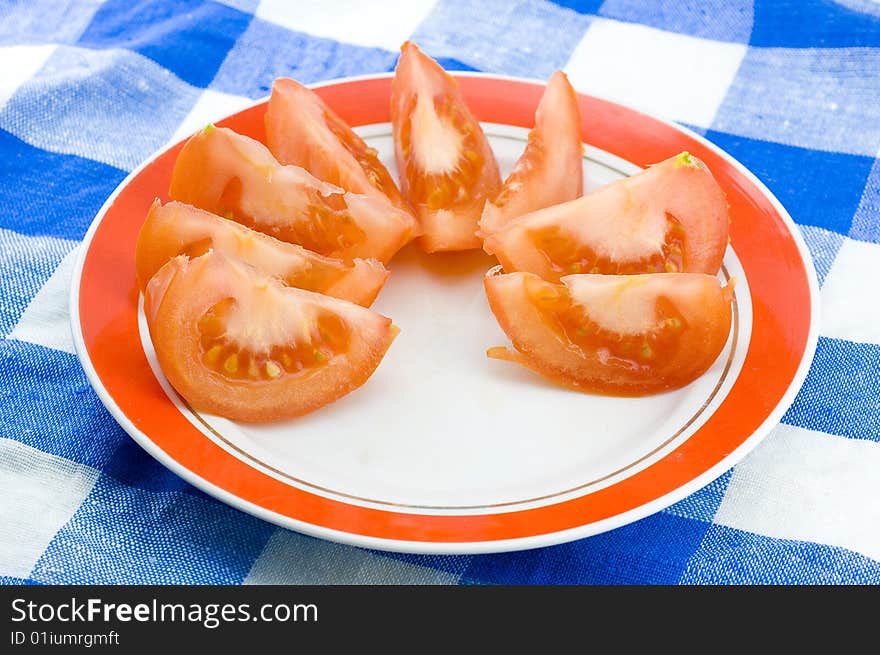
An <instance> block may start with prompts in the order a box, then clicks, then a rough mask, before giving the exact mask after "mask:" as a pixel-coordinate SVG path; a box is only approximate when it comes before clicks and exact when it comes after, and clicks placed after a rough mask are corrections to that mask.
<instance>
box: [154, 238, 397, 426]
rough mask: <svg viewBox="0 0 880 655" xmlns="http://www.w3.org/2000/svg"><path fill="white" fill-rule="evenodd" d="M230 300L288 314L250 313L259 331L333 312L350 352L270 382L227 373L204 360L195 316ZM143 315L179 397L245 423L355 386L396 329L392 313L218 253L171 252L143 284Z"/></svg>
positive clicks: (282, 414)
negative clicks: (295, 284)
mask: <svg viewBox="0 0 880 655" xmlns="http://www.w3.org/2000/svg"><path fill="white" fill-rule="evenodd" d="M230 298H232V299H234V302H241V303H243V304H244V303H247V302H250V303H252V304H253V303H254V302H256V303H257V305H256V306H261V304H262V305H263V306H268V307H271V308H273V309H274V310H275V311H278V312H286V314H284V316H286V317H287V318H288V321H276V324H273V325H269V326H267V325H266V324H265V323H264V324H262V325H261V324H259V323H256V321H259V320H261V319H263V320H265V319H268V318H271V316H267V315H262V316H248V317H247V318H248V320H253V321H255V323H254V324H255V325H256V326H257V329H256V334H258V335H260V334H262V335H265V334H270V335H271V334H273V330H274V333H279V332H280V333H282V334H283V333H284V330H285V329H289V328H287V325H288V324H289V322H290V320H291V319H292V322H294V323H295V322H296V321H298V320H305V319H306V318H307V317H308V316H309V315H314V314H315V313H316V312H319V311H320V312H325V313H326V314H329V315H332V316H334V317H335V319H336V320H339V321H341V322H342V323H343V324H344V325H345V326H347V329H348V331H349V332H348V334H349V336H350V342H349V344H348V347H347V350H346V352H344V353H339V354H334V355H333V356H331V357H330V358H329V359H328V360H327V361H326V362H325V363H324V364H323V365H321V366H316V367H314V368H306V369H303V370H301V371H300V372H298V373H295V374H288V373H282V374H280V375H279V376H278V377H276V378H275V379H271V380H247V379H245V380H242V379H231V378H230V377H227V376H224V375H223V374H221V373H219V372H217V371H216V370H212V369H210V368H208V367H207V366H206V364H205V363H204V353H203V352H202V351H203V348H202V345H201V341H200V339H202V338H203V336H202V335H201V333H200V331H199V325H200V323H199V321H200V319H201V318H202V317H204V316H205V314H206V312H208V311H209V310H210V308H211V307H212V306H215V305H216V304H217V303H221V302H225V301H228V300H229V299H230ZM267 300H270V301H273V302H266V301H267ZM270 311H271V310H270ZM144 313H145V315H146V318H147V323H148V325H149V330H150V336H151V338H152V341H153V345H154V347H155V350H156V357H157V359H158V360H159V364H160V366H161V367H162V371H163V372H164V373H165V376H166V377H167V378H168V380H169V382H170V383H171V384H172V386H174V388H175V389H176V390H177V391H178V392H179V393H180V394H181V396H183V397H184V398H185V399H186V400H187V401H188V402H189V403H190V405H192V406H193V407H194V408H195V409H197V410H199V411H203V412H209V413H212V414H217V415H220V416H224V417H226V418H229V419H232V420H238V421H246V422H263V421H275V420H280V419H284V418H291V417H295V416H301V415H303V414H306V413H308V412H310V411H313V410H315V409H317V408H319V407H322V406H324V405H327V404H328V403H331V402H333V401H335V400H337V399H339V398H341V397H342V396H344V395H346V394H347V393H349V392H351V391H353V390H354V389H356V388H357V387H359V386H361V385H362V384H364V382H366V380H367V379H368V378H369V377H370V375H372V373H373V372H374V371H375V369H376V367H377V366H378V365H379V363H380V362H381V360H382V358H383V357H384V355H385V352H386V351H387V350H388V347H389V346H390V345H391V342H392V341H393V340H394V337H395V336H396V335H397V333H398V330H397V328H396V327H395V326H393V325H392V323H391V320H390V319H388V318H386V317H384V316H381V315H379V314H377V313H375V312H373V311H371V310H369V309H366V308H364V307H361V306H359V305H355V304H353V303H349V302H346V301H344V300H339V299H336V298H331V297H329V296H325V295H322V294H317V293H314V292H311V291H304V290H301V289H294V288H291V287H287V286H285V285H283V284H282V283H281V282H280V281H278V280H276V279H275V278H272V277H269V276H266V275H263V274H261V273H259V272H258V271H256V270H255V269H253V268H252V267H249V266H247V265H246V264H242V263H241V262H237V261H235V260H232V259H230V258H228V257H226V256H225V255H222V254H220V253H217V252H209V253H207V254H205V255H202V256H201V257H197V258H195V259H189V258H187V257H186V256H179V257H175V258H174V259H171V260H170V261H169V262H168V263H167V264H165V265H164V266H163V267H162V268H161V269H159V271H158V272H157V273H156V275H154V276H153V278H152V279H151V280H150V282H149V283H148V284H147V289H146V292H145V294H144ZM276 318H277V317H276ZM262 338H263V340H265V339H266V337H265V336H263V337H262ZM256 339H257V340H259V339H260V337H259V336H258V337H256ZM262 345H263V346H265V347H267V348H268V347H269V346H270V345H272V344H270V343H263V344H262ZM276 345H277V344H276Z"/></svg>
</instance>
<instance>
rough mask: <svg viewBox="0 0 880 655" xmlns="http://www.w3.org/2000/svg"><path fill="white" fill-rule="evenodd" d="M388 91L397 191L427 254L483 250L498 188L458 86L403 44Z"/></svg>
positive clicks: (487, 148)
mask: <svg viewBox="0 0 880 655" xmlns="http://www.w3.org/2000/svg"><path fill="white" fill-rule="evenodd" d="M400 51H401V55H400V61H399V62H398V64H397V69H396V71H395V73H394V80H393V82H392V85H391V125H392V130H393V132H394V154H395V157H396V159H397V169H398V171H399V173H400V175H399V177H400V188H401V190H402V191H403V195H404V197H405V198H406V199H407V200H409V202H410V204H411V205H412V206H413V208H414V209H415V210H416V214H417V215H418V218H419V222H420V223H421V225H422V230H423V235H422V236H421V237H420V239H419V244H420V245H421V246H422V248H423V249H424V250H425V251H427V252H435V251H438V250H468V249H471V248H479V247H480V239H479V238H478V237H477V235H476V232H477V223H478V222H479V219H480V214H481V213H482V211H483V205H484V204H485V202H486V199H487V198H490V197H494V196H495V195H496V194H497V193H498V191H499V189H500V188H501V175H500V174H499V172H498V164H497V162H496V161H495V154H494V153H493V152H492V149H491V147H490V146H489V141H488V140H487V139H486V135H485V134H483V130H482V128H481V127H480V124H479V123H478V122H477V120H476V119H475V118H474V117H473V115H472V114H471V112H470V110H469V109H468V107H467V105H466V104H465V102H464V99H463V98H462V96H461V93H460V92H459V90H458V85H457V83H456V82H455V80H454V79H453V78H452V77H451V76H450V75H449V74H448V73H447V72H446V71H444V70H443V69H442V68H441V67H440V65H439V64H438V63H437V62H436V61H434V60H433V59H431V58H430V57H428V56H427V55H425V54H424V53H422V51H421V50H419V49H418V48H417V47H416V45H415V44H413V43H411V42H409V41H407V42H406V43H404V44H403V46H402V47H401V49H400Z"/></svg>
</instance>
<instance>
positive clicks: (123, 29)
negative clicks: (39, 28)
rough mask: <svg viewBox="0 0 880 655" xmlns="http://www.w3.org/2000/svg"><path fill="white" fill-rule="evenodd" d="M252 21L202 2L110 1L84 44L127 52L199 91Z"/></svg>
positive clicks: (82, 41)
mask: <svg viewBox="0 0 880 655" xmlns="http://www.w3.org/2000/svg"><path fill="white" fill-rule="evenodd" d="M250 20H251V16H250V15H249V14H245V13H242V12H240V11H238V10H237V9H233V8H231V7H227V6H226V5H222V4H219V3H216V2H210V1H209V2H204V1H200V0H173V1H171V2H169V1H168V0H162V1H159V0H147V1H141V2H129V1H128V0H109V2H106V3H105V4H104V5H102V7H101V9H100V11H98V12H97V13H96V14H95V17H94V18H93V19H92V22H91V23H90V24H89V26H88V28H87V29H86V30H85V32H84V33H83V35H82V36H81V37H80V39H79V45H82V46H86V47H89V48H127V49H129V50H133V51H134V52H139V53H140V54H142V55H144V56H145V57H149V58H150V59H152V60H153V61H155V62H156V63H157V64H160V65H162V66H164V67H165V68H167V69H168V70H170V71H171V72H173V73H174V74H175V75H177V76H178V77H179V78H180V79H182V80H184V81H186V82H189V83H190V84H192V85H194V86H200V87H206V86H208V84H209V83H210V82H211V80H212V79H214V75H216V74H217V71H218V70H219V68H220V64H222V63H223V60H224V59H225V58H226V55H227V53H228V52H229V50H230V49H232V46H233V44H234V43H235V40H236V39H237V38H238V37H239V35H241V33H242V32H244V31H245V29H246V28H247V26H248V23H250Z"/></svg>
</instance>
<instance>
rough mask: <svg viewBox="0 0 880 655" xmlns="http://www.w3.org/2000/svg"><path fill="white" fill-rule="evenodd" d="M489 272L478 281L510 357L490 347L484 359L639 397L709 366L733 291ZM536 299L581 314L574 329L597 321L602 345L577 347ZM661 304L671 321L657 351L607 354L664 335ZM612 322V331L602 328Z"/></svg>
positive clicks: (708, 283)
mask: <svg viewBox="0 0 880 655" xmlns="http://www.w3.org/2000/svg"><path fill="white" fill-rule="evenodd" d="M496 273H497V269H493V270H492V271H490V272H489V274H487V276H486V277H485V279H484V284H485V288H486V295H487V297H488V299H489V306H490V307H491V309H492V312H493V314H495V317H496V318H497V320H498V323H499V325H500V326H501V328H502V329H503V330H504V332H505V333H506V334H507V336H508V337H509V338H510V339H511V341H512V342H513V345H514V347H515V348H516V350H515V351H510V350H508V349H506V348H503V347H500V348H492V349H490V350H489V351H488V352H487V355H489V357H492V358H495V359H503V360H507V361H512V362H516V363H518V364H520V365H522V366H525V367H526V368H529V369H531V370H533V371H535V372H537V373H539V374H540V375H542V376H543V377H545V378H547V379H549V380H552V381H554V382H556V383H559V384H562V385H564V386H567V387H570V388H573V389H577V390H580V391H587V392H592V393H600V394H608V395H617V396H643V395H649V394H654V393H659V392H662V391H668V390H671V389H677V388H680V387H682V386H684V385H686V384H688V383H690V382H692V381H693V380H695V379H696V378H697V377H699V376H700V375H702V374H703V373H704V372H705V371H706V370H707V369H708V368H709V366H711V365H712V363H713V362H714V361H715V360H716V359H717V357H718V355H719V354H720V353H721V351H722V350H723V349H724V345H725V343H726V342H727V338H728V335H729V333H730V324H731V300H732V297H733V284H732V283H731V284H729V285H728V286H726V287H722V286H721V285H720V283H719V281H718V279H717V278H716V277H713V276H710V275H704V274H699V273H680V274H679V273H676V274H671V273H659V274H649V275H630V276H608V275H589V274H587V275H569V276H565V277H564V278H563V279H562V284H555V283H552V282H547V281H546V280H542V279H541V278H539V277H538V276H536V275H534V274H532V273H521V272H519V273H507V274H496ZM543 293H546V294H548V296H549V297H552V298H554V299H555V298H560V299H562V301H563V302H564V303H571V304H573V305H575V308H576V311H577V312H584V314H583V315H585V316H586V319H581V324H583V325H588V323H589V322H590V321H596V320H598V321H599V322H600V323H603V324H604V325H606V331H605V335H606V337H604V338H605V339H606V341H604V342H603V341H596V342H594V343H589V342H586V343H577V342H576V341H575V339H573V338H572V336H571V335H572V332H571V331H570V330H565V329H560V325H563V323H562V322H559V321H561V320H562V319H560V315H558V314H555V313H554V312H553V311H550V312H547V311H544V310H542V308H541V306H540V305H541V302H543V301H542V300H540V298H541V297H542V296H541V294H543ZM551 302H556V300H553V301H551ZM661 302H663V303H666V304H667V305H668V306H669V307H672V308H674V312H675V314H676V316H677V317H678V318H676V319H674V320H676V321H677V330H678V331H677V332H675V333H674V335H673V337H672V338H671V339H669V340H668V341H667V344H666V346H665V348H664V349H663V350H662V351H661V350H659V349H658V350H657V351H656V352H652V351H651V350H650V348H649V349H648V351H647V353H646V355H645V357H648V358H650V359H645V358H643V357H641V356H639V355H634V356H633V357H632V359H628V358H623V357H620V356H617V355H615V354H614V353H613V351H612V350H611V349H610V348H614V346H615V342H616V341H618V340H619V341H623V340H625V339H626V338H636V339H639V338H643V339H644V340H645V341H644V342H645V343H650V342H651V337H650V334H651V333H652V332H654V333H655V334H656V333H657V332H658V331H659V330H661V329H664V323H663V322H662V320H661V316H660V313H659V310H658V309H657V308H658V307H660V304H659V303H661ZM643 308H649V311H648V312H644V311H641V309H643ZM650 310H653V312H654V313H653V314H651V313H650ZM570 315H571V314H569V316H570ZM575 315H578V314H575ZM621 316H623V317H624V318H620V317H621ZM627 322H628V323H629V324H628V325H627V324H626V323H627ZM613 323H618V324H619V325H618V327H617V328H614V327H611V328H610V329H609V328H608V327H607V326H608V325H611V324H613ZM648 326H650V327H648ZM577 330H578V332H580V327H578V328H577ZM633 330H636V331H635V332H633ZM583 333H584V334H586V333H587V332H586V330H585V331H584V332H583ZM608 346H610V348H609V347H608Z"/></svg>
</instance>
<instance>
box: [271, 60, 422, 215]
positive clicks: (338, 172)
mask: <svg viewBox="0 0 880 655" xmlns="http://www.w3.org/2000/svg"><path fill="white" fill-rule="evenodd" d="M265 123H266V145H267V146H268V148H269V150H270V151H271V152H272V154H273V155H274V156H275V158H276V159H277V160H278V161H279V162H280V163H282V164H290V165H294V166H301V167H302V168H305V169H306V170H307V171H309V172H310V173H311V174H312V175H314V176H315V177H317V178H318V179H320V180H324V181H325V182H329V183H330V184H335V185H336V186H339V187H342V188H343V189H345V190H346V191H352V192H354V193H363V194H367V195H372V196H374V197H377V198H380V199H383V200H385V201H390V202H391V203H392V204H393V205H394V206H396V207H397V208H398V209H402V210H403V211H406V212H408V213H411V212H412V209H411V208H410V206H409V205H408V204H407V202H406V201H405V200H404V199H403V196H401V195H400V190H399V189H398V188H397V184H396V183H395V182H394V178H393V177H391V174H390V173H389V172H388V169H387V168H385V165H384V164H383V163H382V162H381V161H380V160H379V157H378V155H377V153H376V151H375V150H374V149H373V148H370V147H369V146H367V144H366V143H365V142H364V140H363V139H362V138H361V137H359V136H358V135H357V133H355V131H354V130H352V129H351V127H350V126H349V125H348V124H347V123H346V122H345V121H343V120H342V119H341V118H340V117H339V116H338V115H337V114H336V113H335V112H334V111H333V110H332V109H330V107H328V106H327V105H326V103H325V102H324V101H323V100H321V98H320V97H319V96H318V94H316V93H315V92H314V91H312V90H311V89H309V88H306V87H304V86H303V85H302V84H300V83H299V82H297V81H296V80H292V79H290V78H284V77H279V78H278V79H276V80H275V82H274V83H273V84H272V95H271V97H270V98H269V104H268V106H267V108H266V117H265Z"/></svg>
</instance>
